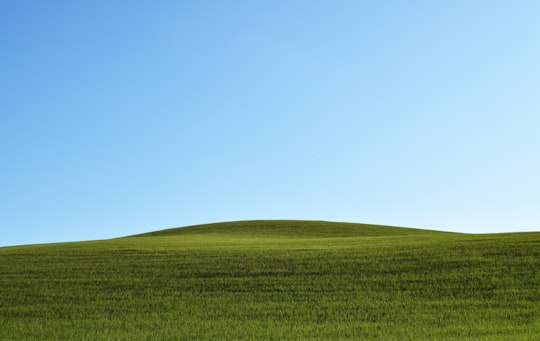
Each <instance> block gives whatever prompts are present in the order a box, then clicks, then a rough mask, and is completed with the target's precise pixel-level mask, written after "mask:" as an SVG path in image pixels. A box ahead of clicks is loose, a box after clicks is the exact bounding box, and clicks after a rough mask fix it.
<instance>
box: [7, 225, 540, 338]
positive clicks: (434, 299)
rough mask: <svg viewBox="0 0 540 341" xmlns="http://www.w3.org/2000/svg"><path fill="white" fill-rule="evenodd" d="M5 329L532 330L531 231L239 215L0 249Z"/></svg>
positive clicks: (182, 333)
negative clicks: (468, 231) (238, 218)
mask: <svg viewBox="0 0 540 341" xmlns="http://www.w3.org/2000/svg"><path fill="white" fill-rule="evenodd" d="M0 339H1V340H210V339H211V340H302V339H306V340H340V339H352V340H490V341H491V340H540V233H511V234H493V235H465V234H457V233H445V232H435V231H427V230H418V229H407V228H397V227H387V226H375V225H362V224H346V223H329V222H316V221H250V222H248V221H246V222H233V223H221V224H210V225H201V226H193V227H186V228H180V229H170V230H164V231H158V232H154V233H148V234H144V235H138V236H132V237H125V238H118V239H112V240H103V241H89V242H78V243H61V244H46V245H30V246H18V247H6V248H0Z"/></svg>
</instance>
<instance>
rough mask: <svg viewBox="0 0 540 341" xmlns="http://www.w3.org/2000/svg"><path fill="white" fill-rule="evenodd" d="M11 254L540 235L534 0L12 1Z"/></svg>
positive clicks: (1, 170)
mask: <svg viewBox="0 0 540 341" xmlns="http://www.w3.org/2000/svg"><path fill="white" fill-rule="evenodd" d="M0 32H1V34H0V49H1V54H0V93H1V95H0V156H1V158H0V165H1V167H0V245H14V244H28V243H42V242H53V241H68V240H87V239H102V238H110V237H118V236H124V235H129V234H135V233H140V232H145V231H152V230H158V229H164V228H169V227H176V226H184V225H190V224H198V223H208V222H218V221H230V220H245V219H310V220H333V221H351V222H365V223H376V224H388V225H399V226H411V227H419V228H427V229H438V230H449V231H460V232H480V233H483V232H501V231H527V230H531V231H532V230H536V231H538V230H540V2H539V1H537V0H531V1H527V0H525V1H521V0H517V1H497V0H485V1H482V0H475V1H471V0H457V1H431V0H429V1H428V0H426V1H397V0H396V1H375V0H369V1H368V0H366V1H360V0H354V1H340V0H332V1H313V0H309V1H307V0H306V1H300V0H298V1H274V0H272V1H133V0H130V1H97V0H93V1H37V0H36V1H25V0H21V1H2V3H1V4H0Z"/></svg>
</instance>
